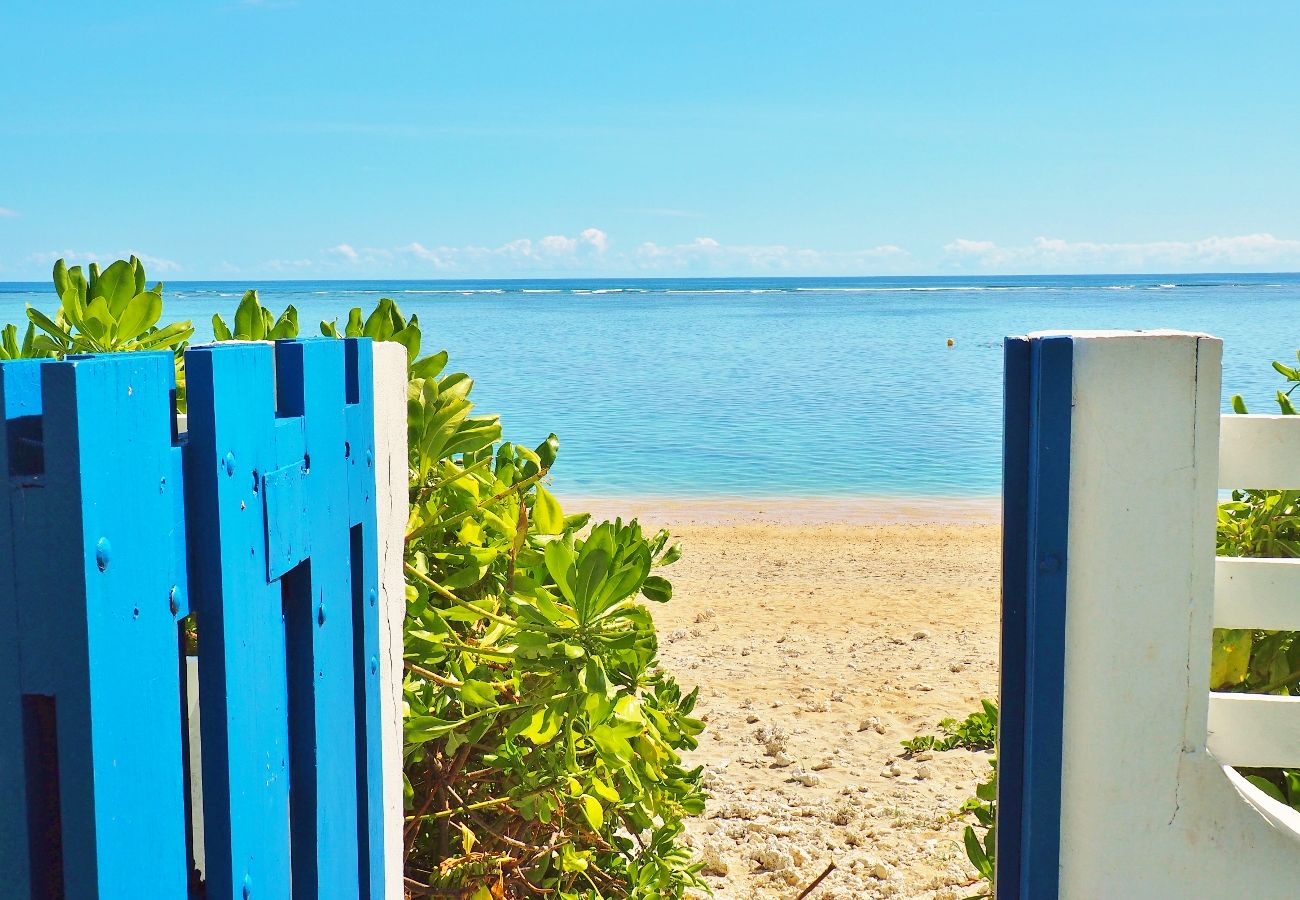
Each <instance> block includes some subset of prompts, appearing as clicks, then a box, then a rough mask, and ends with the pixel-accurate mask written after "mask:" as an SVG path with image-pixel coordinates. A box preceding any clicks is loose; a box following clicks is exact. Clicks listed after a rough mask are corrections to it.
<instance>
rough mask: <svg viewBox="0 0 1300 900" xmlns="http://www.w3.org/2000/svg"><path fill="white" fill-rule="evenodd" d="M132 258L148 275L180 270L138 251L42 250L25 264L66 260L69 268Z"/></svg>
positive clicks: (169, 261) (175, 264) (160, 258)
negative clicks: (133, 257)
mask: <svg viewBox="0 0 1300 900" xmlns="http://www.w3.org/2000/svg"><path fill="white" fill-rule="evenodd" d="M132 256H135V257H138V258H139V259H140V262H142V263H144V268H145V271H146V272H148V273H149V274H150V275H156V274H158V273H160V272H161V273H166V272H179V271H181V269H182V266H181V264H180V263H178V262H176V261H175V260H171V259H164V258H162V257H161V256H150V255H149V254H148V253H141V252H139V251H138V250H117V251H113V252H111V253H96V252H94V251H89V250H43V251H40V252H37V253H32V254H29V255H28V257H27V262H29V263H44V264H45V265H49V266H53V265H54V263H55V262H56V261H57V260H60V259H62V260H66V261H67V264H68V265H69V266H76V265H86V264H89V263H92V262H97V263H99V264H100V265H101V266H104V265H107V264H109V263H111V262H113V261H114V260H118V259H130V258H131V257H132Z"/></svg>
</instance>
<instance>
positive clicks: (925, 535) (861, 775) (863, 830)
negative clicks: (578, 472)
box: [565, 498, 1000, 900]
mask: <svg viewBox="0 0 1300 900" xmlns="http://www.w3.org/2000/svg"><path fill="white" fill-rule="evenodd" d="M565 499H566V501H567V502H566V506H567V507H568V508H570V509H592V510H593V511H595V512H596V514H597V515H598V516H606V515H607V516H614V515H622V516H623V517H624V518H627V517H628V516H629V514H631V515H636V516H637V517H638V518H639V519H640V520H641V522H642V524H643V525H644V526H646V527H648V528H655V527H660V526H663V527H668V528H670V529H671V531H672V532H673V536H674V539H675V540H679V541H681V543H682V545H683V550H684V555H683V557H682V559H681V561H680V562H678V563H676V564H674V565H673V566H672V567H671V568H669V569H668V570H666V571H665V574H667V575H670V576H671V579H672V581H673V585H674V596H673V600H672V601H671V602H669V603H668V604H666V605H664V606H658V605H655V604H651V606H652V607H653V612H654V615H655V620H656V622H657V623H658V625H659V629H660V635H661V646H660V651H661V658H662V661H663V664H664V666H665V667H666V668H667V669H668V670H669V671H671V672H672V673H673V674H675V675H676V677H677V678H678V680H679V681H680V682H681V683H682V685H683V686H684V687H689V686H691V685H695V684H698V685H700V687H701V691H700V702H699V705H698V707H697V709H696V715H698V716H700V717H701V718H703V719H705V720H706V722H707V728H706V730H705V732H704V733H703V735H701V742H700V747H699V749H698V750H697V751H695V752H694V753H692V754H690V755H689V758H688V762H689V763H690V764H693V765H699V764H703V765H704V766H705V767H706V776H705V778H706V783H707V785H708V790H709V792H710V794H711V795H712V799H711V800H710V801H709V805H708V811H707V814H706V816H705V817H702V818H700V819H697V820H695V821H693V822H692V823H691V825H690V826H689V834H690V840H691V843H692V844H693V846H694V847H695V848H696V850H697V851H698V852H700V853H701V854H702V855H703V857H704V858H705V860H706V861H707V862H708V868H707V869H706V872H707V873H708V874H707V878H708V880H709V882H710V883H711V884H712V885H713V886H714V888H715V890H716V897H718V898H719V900H729V898H735V900H739V898H746V900H748V898H779V897H794V896H797V895H798V893H799V891H800V890H801V889H802V887H804V886H806V885H808V884H810V883H811V882H812V880H813V879H814V878H815V877H816V876H817V875H818V874H820V873H821V872H822V871H823V870H824V869H825V868H826V866H827V864H828V863H830V862H832V861H834V863H835V865H836V871H834V872H833V873H832V874H830V875H829V876H828V877H827V878H826V879H825V880H824V881H823V882H822V883H821V885H820V886H819V887H818V888H817V890H816V891H814V892H813V893H812V894H811V895H810V897H811V898H817V900H831V898H873V897H895V898H925V900H956V898H962V897H967V896H970V895H971V894H972V893H974V890H973V889H972V888H973V886H974V884H975V872H974V870H973V869H972V868H971V867H970V865H969V864H968V863H967V861H966V856H965V853H964V851H963V849H962V847H961V834H962V829H963V828H964V826H965V824H966V823H967V822H969V821H970V819H969V818H968V817H964V816H963V817H954V816H953V812H954V811H955V810H957V809H958V808H959V807H960V806H961V804H962V802H963V801H964V800H965V799H966V798H967V797H969V796H971V795H972V794H973V792H974V788H975V785H976V784H977V782H978V781H980V780H982V779H983V778H984V777H985V776H986V775H987V773H988V770H989V762H988V761H989V759H990V758H991V754H989V753H982V752H969V751H966V750H952V751H947V752H938V753H934V754H933V755H932V756H931V755H929V754H922V757H923V758H913V759H904V758H902V748H901V747H900V745H899V742H900V741H902V740H905V739H908V738H912V737H915V736H916V735H917V734H921V733H934V732H936V731H937V728H936V726H937V724H938V722H939V720H940V719H943V718H946V717H950V716H951V717H955V718H958V719H960V718H964V717H965V715H966V714H968V713H970V712H973V711H975V710H976V709H978V708H979V700H980V698H981V697H992V696H995V694H996V690H997V655H998V568H999V540H1000V530H999V526H998V524H997V520H998V508H997V505H996V502H994V501H970V502H962V503H950V502H947V501H932V502H897V501H891V500H880V501H845V500H826V501H801V500H796V501H790V500H768V501H761V500H734V501H716V500H649V499H647V500H589V499H582V500H575V499H572V498H565ZM924 757H928V758H924Z"/></svg>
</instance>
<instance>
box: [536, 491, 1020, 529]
mask: <svg viewBox="0 0 1300 900" xmlns="http://www.w3.org/2000/svg"><path fill="white" fill-rule="evenodd" d="M556 496H557V499H559V501H560V503H561V505H562V506H563V507H564V509H565V511H566V512H590V513H591V514H592V516H593V518H596V519H609V518H614V517H615V516H621V517H623V518H625V519H626V518H637V519H639V520H641V521H642V522H645V523H657V524H667V525H700V526H710V525H713V526H737V525H986V526H999V525H1000V524H1001V522H1002V498H1001V497H997V496H994V497H881V496H875V497H869V496H867V497H799V496H789V497H784V496H774V497H735V496H725V495H719V496H656V495H635V494H633V495H627V496H621V497H612V496H589V495H584V494H577V493H575V494H557V495H556Z"/></svg>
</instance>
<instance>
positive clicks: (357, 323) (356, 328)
mask: <svg viewBox="0 0 1300 900" xmlns="http://www.w3.org/2000/svg"><path fill="white" fill-rule="evenodd" d="M364 328H365V326H363V325H362V324H361V308H360V307H358V306H354V307H352V308H351V309H350V310H348V324H347V327H346V328H344V329H343V333H344V334H345V335H347V336H348V337H362V336H363V335H364V334H365V330H364Z"/></svg>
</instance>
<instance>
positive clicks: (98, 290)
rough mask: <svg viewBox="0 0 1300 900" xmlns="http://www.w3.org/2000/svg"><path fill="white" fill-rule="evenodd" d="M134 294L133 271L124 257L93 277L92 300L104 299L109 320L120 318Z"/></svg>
mask: <svg viewBox="0 0 1300 900" xmlns="http://www.w3.org/2000/svg"><path fill="white" fill-rule="evenodd" d="M135 296H136V290H135V272H134V271H132V269H131V264H130V263H129V262H127V261H126V260H124V259H119V260H118V261H117V262H115V263H113V264H112V265H111V266H109V267H108V268H107V269H105V270H104V272H103V273H102V274H101V275H100V276H99V277H98V278H97V279H95V287H94V289H93V290H92V291H91V300H92V302H93V300H94V299H95V298H96V297H102V298H103V299H104V303H105V305H106V306H107V308H108V313H109V316H110V318H111V320H117V319H120V318H121V317H122V314H123V313H124V312H125V311H126V308H127V305H128V304H129V303H130V302H131V300H132V299H133V298H134V297H135Z"/></svg>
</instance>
